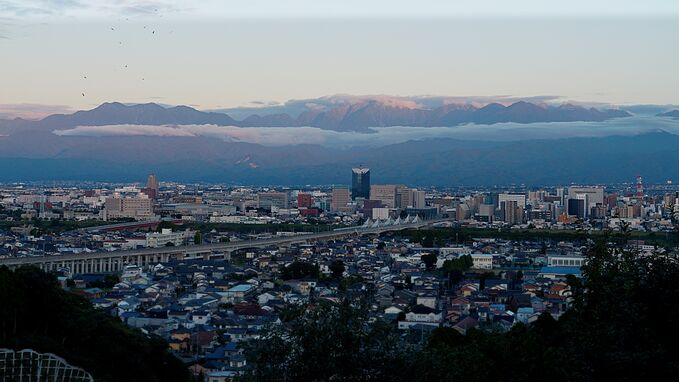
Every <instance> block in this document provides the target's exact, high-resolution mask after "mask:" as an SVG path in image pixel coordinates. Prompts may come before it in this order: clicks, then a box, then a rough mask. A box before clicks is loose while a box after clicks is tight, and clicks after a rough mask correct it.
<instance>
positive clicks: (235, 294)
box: [220, 284, 256, 304]
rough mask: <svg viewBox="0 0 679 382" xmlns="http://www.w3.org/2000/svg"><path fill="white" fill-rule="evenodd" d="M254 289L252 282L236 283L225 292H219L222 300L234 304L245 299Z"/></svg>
mask: <svg viewBox="0 0 679 382" xmlns="http://www.w3.org/2000/svg"><path fill="white" fill-rule="evenodd" d="M255 289H256V287H255V286H254V285H252V284H238V285H236V286H233V287H231V288H229V289H228V290H227V291H226V292H223V293H220V295H221V296H222V302H225V303H231V304H235V303H239V302H241V301H243V300H245V298H246V297H247V296H249V295H250V294H251V293H253V292H254V291H255Z"/></svg>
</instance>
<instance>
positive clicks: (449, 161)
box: [0, 97, 679, 185]
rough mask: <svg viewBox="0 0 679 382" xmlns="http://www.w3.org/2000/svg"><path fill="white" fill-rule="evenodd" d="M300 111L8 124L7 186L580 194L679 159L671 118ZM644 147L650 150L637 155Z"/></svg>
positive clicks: (138, 108)
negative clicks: (516, 189)
mask: <svg viewBox="0 0 679 382" xmlns="http://www.w3.org/2000/svg"><path fill="white" fill-rule="evenodd" d="M292 106H294V107H288V108H285V107H279V106H277V107H267V108H265V109H262V110H261V111H265V113H261V115H259V114H249V115H245V114H243V113H242V111H241V112H240V113H238V119H236V118H232V117H231V116H229V115H227V114H225V113H223V112H203V111H198V110H196V109H193V108H190V107H186V106H176V107H163V106H160V105H157V104H138V105H125V104H122V103H115V102H114V103H106V104H103V105H101V106H99V107H97V108H95V109H92V110H88V111H79V112H76V113H73V114H68V115H62V114H55V115H50V116H48V117H46V118H44V119H42V120H39V121H27V120H22V119H14V120H0V181H8V180H19V179H27V177H28V178H31V179H34V180H48V179H56V180H66V179H96V180H134V179H138V178H140V177H143V175H144V174H145V173H146V172H151V171H152V172H156V173H158V174H159V175H161V176H162V177H164V178H166V179H177V180H201V181H211V182H227V183H250V184H272V183H279V184H311V183H314V184H320V183H346V182H347V175H346V169H347V168H349V167H351V166H353V165H356V164H357V163H358V162H360V163H364V164H366V165H369V166H372V167H374V168H375V178H376V181H380V179H381V180H382V181H394V182H406V183H414V184H426V183H436V184H440V185H453V184H488V183H489V182H490V184H505V183H531V182H547V183H549V182H570V181H576V182H577V181H584V180H585V179H584V178H583V177H585V176H595V175H597V174H598V176H601V177H602V179H599V180H597V181H620V180H627V179H629V178H630V177H633V176H635V175H636V174H637V172H638V173H642V171H644V169H643V168H634V166H635V165H634V163H628V167H620V166H618V165H617V164H616V163H615V160H616V158H617V160H618V162H619V163H627V162H630V161H629V159H628V156H629V157H632V156H636V157H638V156H639V155H642V156H643V155H647V156H649V158H651V157H654V156H657V155H661V153H662V155H665V156H667V157H673V156H678V157H679V149H676V147H679V144H677V145H676V146H672V145H669V146H668V142H674V141H677V142H675V143H679V139H678V138H679V136H677V135H674V134H675V133H679V120H677V119H673V118H672V117H673V115H672V114H668V115H662V116H655V115H650V116H643V117H640V116H632V114H630V113H629V112H627V111H624V110H619V109H600V108H587V107H581V106H575V105H568V104H566V105H552V104H545V103H540V104H538V103H532V102H527V101H517V102H512V103H509V104H506V105H503V104H500V103H487V104H481V103H479V102H468V103H451V102H439V103H438V104H437V103H436V102H433V101H432V100H431V99H421V98H414V99H405V98H388V97H372V98H370V97H338V98H328V97H326V98H323V99H319V100H317V101H315V102H305V103H304V104H302V105H300V104H299V103H298V104H295V105H292ZM635 142H636V143H635ZM638 142H646V143H647V145H648V146H647V147H644V148H643V149H642V150H641V151H640V152H641V154H639V153H637V151H639V150H640V149H639V143H638ZM611 145H613V146H611ZM609 146H610V147H609ZM604 154H605V155H604ZM642 160H643V158H642ZM639 163H643V161H639ZM579 166H588V168H580V167H579ZM630 166H631V167H630ZM637 167H639V166H637ZM660 167H662V166H660ZM579 170H581V171H579ZM632 170H634V171H637V172H634V171H633V172H634V173H633V174H628V173H627V172H628V171H632ZM648 170H649V171H650V169H648ZM670 170H671V169H669V168H668V169H667V171H670ZM653 171H654V173H655V174H656V175H655V176H657V177H658V178H662V177H665V176H669V175H665V174H664V173H663V172H660V171H659V170H658V169H655V170H653ZM585 174H587V175H585ZM646 176H647V177H649V176H651V175H649V174H646ZM649 179H651V178H649Z"/></svg>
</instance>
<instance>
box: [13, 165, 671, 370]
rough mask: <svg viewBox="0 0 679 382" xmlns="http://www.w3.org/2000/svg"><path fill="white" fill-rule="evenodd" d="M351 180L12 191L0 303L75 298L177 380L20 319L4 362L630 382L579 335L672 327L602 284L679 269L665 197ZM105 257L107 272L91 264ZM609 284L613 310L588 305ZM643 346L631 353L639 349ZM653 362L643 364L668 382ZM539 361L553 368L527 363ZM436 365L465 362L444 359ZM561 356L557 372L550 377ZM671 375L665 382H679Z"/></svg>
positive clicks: (630, 191)
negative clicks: (609, 377) (16, 350)
mask: <svg viewBox="0 0 679 382" xmlns="http://www.w3.org/2000/svg"><path fill="white" fill-rule="evenodd" d="M347 173H348V174H347V185H346V186H338V185H334V186H318V187H311V186H304V187H267V188H264V187H244V186H232V185H229V186H227V185H199V184H195V185H194V184H178V183H173V182H161V181H160V180H159V179H157V178H156V176H154V175H150V176H149V177H148V179H147V181H146V182H145V183H144V184H141V185H140V184H94V183H92V184H87V183H82V184H76V183H73V184H56V183H55V184H29V183H21V184H19V183H15V184H3V185H0V267H2V266H3V265H6V266H7V268H2V271H1V272H2V275H3V283H5V284H3V285H4V287H3V288H2V291H0V293H2V296H1V297H2V298H3V302H5V301H10V299H14V300H12V301H19V300H20V299H19V300H17V299H18V297H16V296H18V295H22V296H24V298H35V299H37V300H38V302H36V303H38V304H44V305H45V306H50V307H52V308H51V309H53V312H54V311H62V310H64V309H65V306H71V305H68V304H76V305H77V303H75V302H73V301H68V302H64V303H63V305H61V306H57V307H54V306H53V304H55V303H54V300H53V301H52V302H50V301H47V299H48V298H49V296H57V295H58V296H59V298H60V299H64V298H66V299H67V298H71V297H65V296H73V295H74V294H75V295H79V296H80V297H77V298H78V300H77V301H85V299H86V300H87V301H89V303H90V304H91V307H90V306H87V307H83V306H82V305H77V306H78V309H81V310H82V311H83V312H85V313H82V314H84V315H92V316H93V317H99V318H100V319H101V320H103V321H102V322H106V325H109V326H110V327H111V328H112V329H110V330H109V331H110V332H115V333H121V334H120V335H121V336H123V335H129V336H133V337H134V338H135V341H137V342H139V341H143V340H145V339H151V340H152V341H155V342H154V345H153V346H154V347H155V348H154V349H155V350H158V349H160V350H159V352H160V354H162V356H154V355H153V354H154V353H153V352H152V350H149V349H146V348H144V349H141V348H138V349H137V350H138V351H139V352H140V353H139V354H138V357H140V359H146V360H148V359H151V358H153V357H155V358H153V360H149V361H148V364H149V365H150V364H154V365H165V366H162V367H165V368H166V370H176V371H174V372H172V373H170V372H169V371H166V374H164V375H160V374H157V375H156V374H145V375H144V376H143V377H140V374H135V376H132V377H131V376H130V375H129V374H128V375H125V374H121V373H124V372H125V371H122V370H120V369H119V368H118V369H117V368H116V367H115V362H116V360H114V359H110V360H109V361H110V363H111V365H107V366H101V365H100V364H94V363H88V362H89V361H88V360H87V359H86V357H83V356H82V355H78V354H79V353H78V351H80V350H82V349H80V350H74V349H73V346H75V345H71V347H70V348H69V346H68V343H69V341H71V339H70V338H67V336H66V334H64V335H63V338H57V339H56V340H55V341H56V342H55V343H51V342H48V343H42V344H41V343H37V344H36V342H35V339H34V338H33V337H31V336H30V335H28V334H26V335H25V336H24V337H21V338H20V336H19V335H17V334H16V333H17V329H16V325H17V324H16V321H17V319H16V310H15V311H14V314H15V316H14V334H13V335H14V336H15V337H12V333H10V332H11V330H9V329H8V327H9V326H6V324H7V323H8V322H10V321H11V319H12V318H11V312H4V311H3V317H2V319H3V329H2V330H3V337H2V339H3V343H4V342H9V341H10V338H14V341H17V343H18V344H21V345H27V344H28V345H33V346H34V347H40V346H42V349H40V350H49V351H51V352H54V353H56V352H57V351H61V354H59V355H61V356H62V357H64V358H65V359H66V361H68V362H69V363H71V364H73V365H75V366H79V367H82V368H83V369H84V370H86V371H88V372H90V373H92V375H93V376H94V378H95V379H96V380H122V379H121V378H126V380H136V379H137V378H141V379H138V380H189V379H191V380H196V381H207V382H221V381H232V380H290V381H293V380H366V379H367V380H370V379H372V380H386V379H389V380H400V379H404V380H444V379H449V378H453V377H455V378H457V379H467V380H523V379H528V378H524V377H525V376H527V375H530V376H531V377H536V378H537V377H540V376H541V377H544V378H547V377H552V378H553V379H556V380H574V379H576V380H577V379H600V378H602V377H603V376H605V375H606V374H605V373H608V372H612V373H616V372H620V370H626V369H624V368H622V369H617V370H618V371H616V368H617V367H618V366H620V365H622V364H625V362H626V361H629V359H627V358H625V356H626V354H627V353H625V354H622V353H621V355H620V357H618V358H615V357H613V360H609V359H606V360H604V361H601V363H596V362H595V361H593V359H594V358H595V357H594V358H588V357H589V354H588V353H586V352H585V351H584V350H582V351H581V349H580V350H579V348H577V346H580V345H581V343H584V342H582V341H584V340H583V338H585V337H577V336H574V337H572V338H576V337H577V341H580V342H578V344H580V345H578V344H573V343H571V342H569V341H575V340H573V339H571V338H570V337H569V333H572V331H573V330H574V329H573V328H572V326H573V325H581V324H584V325H588V323H592V327H589V328H587V329H582V330H581V331H580V332H581V334H579V336H585V335H593V334H592V333H595V330H601V331H604V330H603V329H600V328H599V329H595V328H594V326H597V328H598V325H601V323H599V322H598V321H596V320H597V319H598V316H597V317H595V316H596V314H602V313H601V312H599V311H596V314H595V313H592V312H594V311H595V310H596V309H604V310H607V311H608V313H606V314H613V315H614V317H613V318H610V321H609V323H610V325H611V327H613V328H615V319H616V317H617V318H618V319H619V318H620V317H619V316H618V315H625V317H626V318H625V319H629V322H631V323H635V322H638V320H641V319H642V318H643V319H655V320H660V321H662V320H667V319H668V318H660V317H658V316H656V315H668V316H669V315H670V312H663V311H653V312H652V313H653V314H650V313H649V312H640V311H637V310H635V305H633V304H631V303H630V304H627V303H626V302H625V301H627V300H625V298H626V296H625V295H624V294H625V293H632V292H630V290H628V289H626V288H631V286H629V285H626V284H625V285H617V284H616V283H617V282H620V279H615V278H612V279H610V280H609V279H607V277H609V276H610V275H608V274H607V273H606V272H608V271H609V270H610V269H617V268H616V267H620V269H621V271H620V272H622V271H623V270H624V269H627V268H625V264H627V265H629V264H628V263H624V262H625V261H627V262H634V261H639V259H649V260H648V261H649V263H644V264H645V265H646V266H648V267H650V268H649V269H651V271H657V269H658V265H657V264H658V263H655V261H666V262H667V264H665V266H666V267H667V269H668V270H669V269H676V258H675V257H673V256H674V253H675V251H676V246H677V244H678V237H677V233H676V226H675V223H676V220H677V218H679V187H676V186H674V185H673V184H672V183H671V182H670V181H668V182H666V183H664V184H655V185H648V186H646V187H645V186H644V184H643V180H642V178H641V177H637V178H635V177H634V176H632V181H631V182H630V183H629V184H616V185H565V186H556V187H528V186H524V185H516V186H512V187H493V188H482V189H474V188H458V189H433V188H427V187H424V188H413V187H409V186H406V185H399V184H373V183H371V180H370V175H371V173H370V169H368V168H366V167H357V168H354V169H352V170H351V173H350V174H349V171H348V170H347ZM350 176H351V178H350ZM322 235H325V236H322ZM250 245H251V246H250ZM132 253H142V254H143V255H144V256H145V257H132V256H131V255H130V256H128V255H127V254H132ZM102 254H106V256H107V257H106V259H107V260H106V261H104V262H101V261H100V262H95V261H89V259H95V258H96V259H101V258H102V257H101V256H103V255H102ZM163 254H167V256H163ZM109 255H111V256H109ZM113 255H115V256H117V255H119V256H117V257H115V259H116V260H115V261H116V262H115V263H113V262H112V260H110V259H113V257H112V256H113ZM97 256H99V257H97ZM66 258H68V259H69V262H63V263H62V262H60V261H61V260H60V259H66ZM140 258H143V260H142V261H136V259H140ZM73 259H75V260H73ZM78 259H83V261H81V262H80V261H78ZM22 261H23V262H28V264H32V265H33V266H34V267H31V268H29V267H20V266H19V265H22ZM644 261H646V260H644ZM48 263H49V266H46V265H45V264H48ZM653 264H655V265H653ZM668 264H669V265H668ZM653 267H655V268H653ZM672 267H674V268H672ZM36 268H42V269H43V270H42V271H41V270H38V269H36ZM43 271H47V272H48V273H49V274H50V275H51V276H46V275H44V274H43V273H42V272H43ZM40 275H43V276H40ZM595 275H599V276H600V277H598V278H596V277H594V276H595ZM618 276H619V275H618ZM38 277H43V278H47V281H44V284H45V285H43V286H42V287H43V288H45V290H50V289H49V284H50V283H51V282H54V283H55V285H57V284H58V285H59V288H57V289H58V290H57V291H53V290H52V291H51V292H49V293H50V294H49V296H45V295H35V294H34V295H30V294H26V293H30V292H26V291H19V289H14V290H13V289H11V288H10V286H9V284H10V281H9V280H10V279H11V280H24V279H34V278H38ZM671 277H674V278H676V274H671ZM604 281H606V282H608V284H606V283H605V282H604ZM19 282H25V280H24V281H17V283H19ZM596 282H598V283H599V284H598V285H599V287H598V288H600V289H604V290H605V291H604V292H600V293H601V294H602V296H604V295H605V296H604V297H605V298H607V300H605V301H604V300H603V297H602V300H600V301H592V300H591V296H592V295H593V293H592V292H591V291H592V290H595V289H594V287H593V285H594V284H593V283H596ZM642 284H643V282H642ZM41 285H42V284H41ZM676 285H678V284H676V283H675V284H672V285H650V284H649V283H646V284H643V285H642V286H643V288H642V286H639V285H636V286H635V288H636V289H635V290H636V292H634V293H641V292H644V293H648V294H649V295H650V294H654V295H655V297H651V296H646V297H643V296H642V297H639V296H638V295H636V294H635V297H634V299H635V302H636V303H639V301H637V299H639V298H649V299H650V298H656V299H657V298H659V297H658V296H661V295H664V294H663V293H665V292H667V291H665V292H661V291H660V290H659V289H654V288H670V289H671V288H674V289H675V290H676V288H677V287H676ZM15 288H18V287H16V286H15ZM12 290H13V292H12ZM597 292H598V290H597ZM12 293H15V294H16V295H11V294H12ZM33 293H37V292H33ZM588 293H589V294H588ZM667 293H670V292H667ZM618 294H619V295H618ZM31 296H32V297H31ZM587 296H589V297H587ZM54 298H55V299H56V298H57V297H54ZM72 298H76V297H72ZM588 298H589V299H590V300H588ZM617 298H620V299H621V300H620V301H622V302H614V301H613V300H615V299H617ZM59 301H60V300H59ZM29 303H32V302H26V304H29ZM672 303H674V302H672ZM597 304H598V305H597ZM604 304H610V305H604ZM616 304H622V305H623V307H622V308H621V307H620V306H619V305H616ZM599 305H601V306H599ZM623 308H624V310H623V311H620V310H622V309H623ZM588 309H589V310H588ZM571 310H573V311H575V312H577V313H570V316H569V312H570V311H571ZM674 310H675V311H676V308H674ZM79 311H80V310H79ZM5 314H6V316H5ZM36 314H38V313H36ZM39 314H49V311H48V312H46V313H39ZM587 314H589V315H594V316H587ZM71 315H73V314H72V313H71V314H65V316H64V317H70V316H71ZM585 316H586V317H585ZM632 316H635V317H636V318H632ZM564 317H565V318H564ZM574 317H576V318H574ZM42 318H43V319H44V320H50V318H49V317H42ZM32 319H34V320H38V321H39V319H38V318H35V317H33V318H32ZM74 320H75V318H74ZM578 320H580V321H578ZM557 322H558V323H559V324H562V322H565V323H563V324H562V326H556V325H557ZM120 323H122V324H124V327H118V326H116V325H119V324H120ZM568 323H570V326H569V324H568ZM65 325H66V324H65ZM69 325H70V324H69ZM87 325H91V324H87ZM102 325H104V324H102ZM621 325H622V324H621ZM630 325H633V324H630ZM622 326H625V325H622ZM36 327H41V326H40V325H39V324H36ZM555 328H557V329H555ZM639 328H641V326H640V327H639ZM72 329H73V330H75V329H74V328H72ZM627 329H629V328H627ZM627 329H625V330H627ZM659 329H662V328H659ZM659 329H658V330H659ZM668 329H670V328H668ZM91 330H92V331H94V332H96V331H97V330H103V329H102V328H94V329H91ZM654 330H655V329H654ZM670 330H673V329H670ZM48 331H49V329H47V328H46V329H45V332H46V333H47V332H48ZM19 332H21V330H19ZM94 332H93V333H94ZM8 333H9V334H8ZM596 333H598V332H596ZM596 333H595V334H596ZM34 334H35V333H34ZM53 335H54V334H53ZM503 336H505V337H503ZM544 337H553V338H551V339H550V340H549V341H548V340H544ZM566 337H568V338H566ZM564 338H566V339H564ZM590 338H595V337H590ZM634 338H641V337H634ZM648 338H655V337H643V341H642V340H640V342H635V344H636V345H634V346H638V347H639V349H645V347H646V346H650V344H647V343H644V341H647V340H648ZM22 341H23V342H22ZM59 341H61V343H60V344H59ZM522 341H524V342H526V343H524V342H522ZM528 341H534V342H536V343H537V342H539V343H540V345H539V346H538V345H536V344H535V343H531V344H530V345H529V344H527V342H528ZM541 341H543V342H541ZM559 341H562V342H559ZM564 341H565V342H564ZM624 341H628V340H627V339H624ZM490 343H493V345H494V346H504V348H503V350H498V349H497V348H494V349H495V350H493V351H495V352H498V354H500V353H502V354H501V356H500V355H498V354H495V355H493V354H494V353H492V352H490V353H488V351H485V353H484V349H488V348H490V345H489V344H490ZM602 343H605V342H602ZM337 344H340V345H337ZM656 345H657V348H656V350H655V353H653V352H651V351H649V353H648V354H644V357H646V356H647V358H644V359H645V361H644V362H646V363H645V365H648V366H649V367H651V366H653V365H655V366H657V365H658V363H660V364H661V365H664V366H666V367H670V366H668V365H669V363H668V362H669V361H668V359H669V358H671V357H669V356H668V354H666V353H663V349H665V348H664V347H663V346H664V345H662V344H656ZM139 346H141V345H139ZM583 346H584V345H583ZM592 346H594V345H592ZM601 346H603V345H601ZM620 346H623V345H620ZM625 346H627V345H625ZM0 347H1V346H0ZM529 347H531V351H532V352H533V355H532V357H538V355H535V354H534V353H536V352H540V350H541V349H542V350H545V351H547V353H544V354H541V355H539V357H545V358H540V361H539V362H538V360H537V359H533V358H528V359H527V358H525V357H524V358H522V356H521V355H520V354H519V353H514V352H515V351H520V350H521V349H525V348H529ZM441 348H446V349H449V350H450V349H458V350H450V351H449V352H448V353H446V354H447V355H445V356H442V355H441V353H437V352H436V351H435V350H436V349H439V350H440V349H441ZM555 349H557V350H555ZM574 349H575V350H574ZM587 349H588V351H591V352H593V353H596V352H597V351H599V350H600V349H599V350H593V349H595V348H594V347H591V348H587ZM625 349H626V348H625ZM36 350H37V349H36ZM548 350H549V351H553V352H554V353H555V354H552V355H551V356H552V358H550V359H549V360H548V361H545V360H546V359H547V358H549V357H550V353H549V351H548ZM609 350H610V351H613V350H611V349H609ZM92 351H93V352H94V353H96V352H97V351H98V350H92ZM110 351H111V352H113V351H114V350H110ZM115 351H122V350H115ZM133 351H134V350H128V351H127V352H133ZM607 351H608V350H606V351H603V354H608V353H607ZM640 351H641V350H640ZM64 353H65V354H64ZM575 353H577V354H575ZM8 354H9V353H8ZM69 354H70V355H71V357H70V359H69V358H68V357H67V355H69ZM112 354H114V353H111V354H109V356H110V357H113V355H112ZM170 354H171V357H170V356H169V355H170ZM512 354H513V355H514V356H515V357H516V358H515V359H514V358H512ZM574 354H575V355H574ZM166 355H167V357H165V356H166ZM135 356H137V355H135V354H133V353H132V354H130V353H128V354H126V357H131V358H134V357H135ZM6 357H9V356H5V358H3V357H0V360H1V359H6ZM12 357H14V355H12ZM102 357H103V356H102ZM447 357H448V358H447ZM663 357H666V358H663ZM100 361H101V362H102V363H104V361H103V360H100ZM540 362H541V365H542V366H540V367H538V366H536V365H537V364H538V363H540ZM550 362H553V363H559V362H565V363H568V365H558V364H550ZM578 362H579V363H578ZM589 362H594V363H593V364H590V363H589ZM597 362H598V361H597ZM673 362H674V363H672V364H671V365H672V366H671V367H673V368H674V369H671V370H669V369H664V368H663V367H661V368H656V369H655V371H654V372H665V370H669V371H671V372H674V371H677V369H676V367H677V365H676V360H675V361H673ZM168 365H170V366H168ZM182 365H183V366H182ZM349 365H352V366H351V367H350V366H349ZM545 365H550V366H545ZM600 365H605V366H604V367H601V366H600ZM565 366H568V367H569V369H568V371H564V369H563V367H565ZM137 367H138V368H139V370H141V369H143V367H141V366H139V365H137ZM159 367H160V366H159ZM536 367H537V368H538V369H535V368H536ZM495 368H497V369H498V370H495ZM500 368H506V369H512V370H513V371H509V370H506V369H505V370H503V371H500ZM130 370H137V369H130ZM407 370H411V371H412V372H413V373H415V374H409V372H408V371H407ZM413 370H414V371H413ZM138 372H139V373H142V372H141V371H138ZM578 372H579V373H582V374H580V375H576V374H570V373H578ZM638 372H639V371H637V373H638ZM146 373H148V371H146ZM184 373H186V374H184ZM517 373H525V374H517ZM560 373H561V374H560ZM636 375H638V374H635V373H628V374H627V376H626V377H628V378H633V377H634V376H636ZM123 376H124V377H123ZM312 376H313V378H315V379H312Z"/></svg>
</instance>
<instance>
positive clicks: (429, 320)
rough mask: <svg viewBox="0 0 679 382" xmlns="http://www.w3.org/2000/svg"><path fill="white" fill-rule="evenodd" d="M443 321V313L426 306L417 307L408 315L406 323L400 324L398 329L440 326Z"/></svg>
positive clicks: (400, 322) (401, 322)
mask: <svg viewBox="0 0 679 382" xmlns="http://www.w3.org/2000/svg"><path fill="white" fill-rule="evenodd" d="M442 319H443V317H442V315H441V312H438V311H436V310H434V309H432V308H430V307H427V306H424V305H415V306H414V307H413V309H412V310H411V311H410V312H408V313H406V317H405V321H399V322H398V328H399V329H408V328H409V327H411V326H412V325H415V324H423V325H429V326H439V325H440V324H441V321H442Z"/></svg>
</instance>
